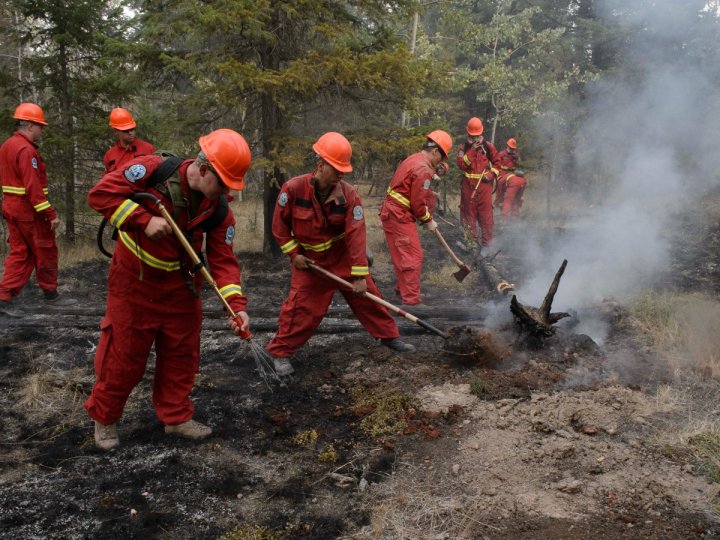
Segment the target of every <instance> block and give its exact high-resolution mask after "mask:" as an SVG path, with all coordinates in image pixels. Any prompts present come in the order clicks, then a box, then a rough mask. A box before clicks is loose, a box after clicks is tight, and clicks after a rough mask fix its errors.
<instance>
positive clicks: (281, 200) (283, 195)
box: [278, 191, 288, 206]
mask: <svg viewBox="0 0 720 540" xmlns="http://www.w3.org/2000/svg"><path fill="white" fill-rule="evenodd" d="M287 202H288V195H287V193H286V192H285V191H283V192H282V193H281V194H280V196H279V197H278V204H279V205H280V206H285V205H286V204H287Z"/></svg>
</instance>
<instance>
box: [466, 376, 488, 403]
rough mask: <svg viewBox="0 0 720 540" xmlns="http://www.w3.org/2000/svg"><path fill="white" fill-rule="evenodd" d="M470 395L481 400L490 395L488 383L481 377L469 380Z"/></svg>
mask: <svg viewBox="0 0 720 540" xmlns="http://www.w3.org/2000/svg"><path fill="white" fill-rule="evenodd" d="M470 393H471V394H472V395H474V396H477V397H479V398H482V397H484V396H487V395H488V394H490V381H488V380H487V379H485V378H483V377H473V378H472V379H471V380H470Z"/></svg>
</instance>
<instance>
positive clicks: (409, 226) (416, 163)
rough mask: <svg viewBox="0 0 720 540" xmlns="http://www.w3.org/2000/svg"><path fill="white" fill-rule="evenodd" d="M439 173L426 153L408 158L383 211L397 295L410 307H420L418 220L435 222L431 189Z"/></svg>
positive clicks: (398, 169)
mask: <svg viewBox="0 0 720 540" xmlns="http://www.w3.org/2000/svg"><path fill="white" fill-rule="evenodd" d="M434 173H435V170H434V169H433V166H432V163H431V162H430V159H429V156H428V154H427V153H426V152H422V151H421V152H417V153H415V154H413V155H411V156H409V157H408V158H406V159H405V161H403V162H402V163H401V164H400V165H399V166H398V168H397V170H396V171H395V174H394V175H393V177H392V180H391V181H390V186H389V187H388V190H387V195H386V196H385V200H384V201H383V205H382V207H381V208H380V220H381V222H382V227H383V230H384V231H385V240H386V242H387V245H388V250H389V251H390V257H391V258H392V262H393V266H394V267H395V276H396V280H397V281H396V283H397V284H396V286H395V292H396V293H398V294H399V295H400V298H402V303H403V304H406V305H413V304H419V303H420V302H421V300H420V272H421V270H422V263H423V250H422V246H421V245H420V237H419V236H418V231H417V226H416V225H415V221H416V220H417V221H419V222H420V223H427V222H429V221H430V220H432V214H431V210H432V209H433V208H434V207H435V200H434V197H435V195H434V194H433V192H432V189H430V183H431V181H432V176H433V174H434Z"/></svg>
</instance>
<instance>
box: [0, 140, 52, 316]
mask: <svg viewBox="0 0 720 540" xmlns="http://www.w3.org/2000/svg"><path fill="white" fill-rule="evenodd" d="M0 183H2V192H3V202H2V214H3V217H4V218H5V222H6V223H7V227H8V243H9V244H10V253H9V254H8V256H7V258H6V259H5V272H4V274H3V279H2V282H0V300H4V301H5V302H9V301H11V300H12V298H13V297H14V296H17V295H18V294H20V291H21V290H22V288H23V287H24V286H25V284H26V283H27V282H28V280H29V279H30V276H31V275H32V271H33V269H35V278H36V279H37V282H38V285H40V288H41V289H43V290H44V291H45V292H53V291H55V290H56V289H57V280H58V250H57V245H56V244H55V232H54V231H53V230H52V229H51V227H50V222H51V221H53V220H54V219H56V217H57V216H56V214H55V210H54V209H53V207H52V206H50V202H49V201H48V198H47V193H48V178H47V173H46V172H45V163H44V162H43V160H42V159H41V158H40V154H39V153H38V150H37V145H36V144H34V143H33V142H31V141H30V139H28V138H27V136H25V134H24V133H22V132H19V131H16V132H15V133H14V134H13V135H12V136H11V137H10V138H9V139H8V140H6V141H5V142H4V143H3V145H2V146H0Z"/></svg>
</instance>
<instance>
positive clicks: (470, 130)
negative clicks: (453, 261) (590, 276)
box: [455, 117, 498, 254]
mask: <svg viewBox="0 0 720 540" xmlns="http://www.w3.org/2000/svg"><path fill="white" fill-rule="evenodd" d="M483 130H484V127H483V124H482V121H481V120H480V119H479V118H476V117H473V118H471V119H470V120H469V121H468V123H467V134H468V139H467V141H466V142H465V144H464V145H463V146H461V147H460V149H459V150H458V153H457V156H456V159H455V162H456V163H457V166H458V167H459V168H460V170H461V171H462V172H463V173H464V177H463V180H462V185H461V188H460V221H461V223H462V225H463V227H465V231H466V235H467V236H468V243H469V244H470V245H469V247H470V249H474V247H475V246H476V245H477V241H478V223H479V224H480V231H481V237H480V244H481V254H482V248H487V247H488V246H490V245H491V244H492V241H493V226H494V222H493V205H492V196H493V191H494V187H495V179H496V177H497V174H498V170H497V169H496V168H495V167H494V165H495V163H496V161H497V155H498V152H497V150H496V149H495V146H494V145H493V144H492V143H491V142H490V141H485V140H484V139H483V136H482V133H483Z"/></svg>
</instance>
